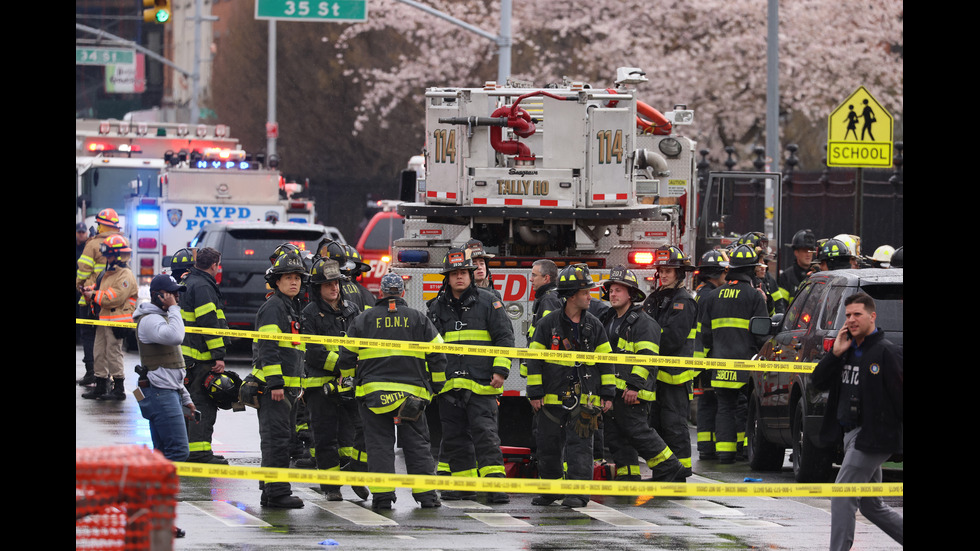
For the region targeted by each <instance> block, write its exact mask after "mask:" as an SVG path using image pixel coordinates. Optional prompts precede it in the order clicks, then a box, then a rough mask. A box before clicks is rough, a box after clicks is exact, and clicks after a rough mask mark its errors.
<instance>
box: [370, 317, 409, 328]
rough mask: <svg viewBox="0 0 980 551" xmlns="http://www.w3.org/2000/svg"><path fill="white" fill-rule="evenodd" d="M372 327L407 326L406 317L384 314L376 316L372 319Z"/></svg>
mask: <svg viewBox="0 0 980 551" xmlns="http://www.w3.org/2000/svg"><path fill="white" fill-rule="evenodd" d="M374 327H375V328H376V329H381V328H382V327H385V328H392V327H408V318H407V317H405V316H386V317H383V318H378V319H376V320H374Z"/></svg>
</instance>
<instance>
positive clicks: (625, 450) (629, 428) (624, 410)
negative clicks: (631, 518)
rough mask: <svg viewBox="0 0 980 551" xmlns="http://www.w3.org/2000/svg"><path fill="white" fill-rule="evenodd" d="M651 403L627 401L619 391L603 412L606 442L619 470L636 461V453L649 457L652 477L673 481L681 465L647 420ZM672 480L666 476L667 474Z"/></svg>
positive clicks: (647, 458)
mask: <svg viewBox="0 0 980 551" xmlns="http://www.w3.org/2000/svg"><path fill="white" fill-rule="evenodd" d="M649 415H650V403H649V402H643V401H641V402H640V403H639V404H632V405H631V404H627V403H626V402H624V401H623V397H622V395H621V394H620V395H619V396H617V397H616V400H615V401H613V407H612V409H611V410H609V411H608V412H606V413H605V414H603V419H604V420H605V423H604V425H603V429H604V436H605V439H606V444H607V445H608V446H609V451H610V452H612V454H613V461H614V462H615V463H616V468H617V471H618V470H619V467H620V466H621V465H633V464H634V463H635V461H636V456H637V454H639V455H640V457H642V458H644V459H646V461H647V466H648V467H650V470H651V474H652V476H651V478H652V479H653V480H663V481H665V482H672V481H673V475H674V474H675V473H676V472H677V470H678V469H679V468H680V467H679V463H678V460H677V458H676V457H675V456H674V453H673V451H672V450H671V449H670V448H669V447H668V446H667V444H666V442H664V439H663V438H661V437H660V434H658V433H657V431H656V430H654V429H653V428H651V427H650V425H649V424H648V418H649ZM668 476H669V478H670V480H664V478H665V477H668Z"/></svg>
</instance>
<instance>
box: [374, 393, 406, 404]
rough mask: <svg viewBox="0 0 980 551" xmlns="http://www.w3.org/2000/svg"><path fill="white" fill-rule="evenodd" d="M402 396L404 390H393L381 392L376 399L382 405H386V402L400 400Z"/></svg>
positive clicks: (392, 402)
mask: <svg viewBox="0 0 980 551" xmlns="http://www.w3.org/2000/svg"><path fill="white" fill-rule="evenodd" d="M404 397H405V393H404V392H393V393H391V394H382V395H381V396H379V397H378V399H379V400H381V404H382V405H388V404H394V403H395V402H397V401H398V400H401V399H402V398H404Z"/></svg>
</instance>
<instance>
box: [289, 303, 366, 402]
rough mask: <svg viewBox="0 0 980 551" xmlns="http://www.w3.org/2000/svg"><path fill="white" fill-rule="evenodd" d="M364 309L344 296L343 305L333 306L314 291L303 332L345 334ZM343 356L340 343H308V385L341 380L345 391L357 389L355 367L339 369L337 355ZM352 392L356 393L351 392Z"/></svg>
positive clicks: (331, 335)
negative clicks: (345, 383) (354, 385)
mask: <svg viewBox="0 0 980 551" xmlns="http://www.w3.org/2000/svg"><path fill="white" fill-rule="evenodd" d="M359 313H360V308H358V306H357V305H356V304H355V303H353V302H350V301H348V300H343V299H341V301H340V304H339V308H334V307H332V306H330V304H328V303H327V302H326V301H325V300H323V299H322V298H320V297H319V296H316V294H314V296H313V299H312V300H311V301H310V303H309V304H307V305H306V308H304V309H303V316H302V317H303V319H302V332H303V333H306V334H309V335H323V336H327V337H342V336H344V335H346V334H347V328H348V327H349V326H350V324H351V323H353V321H354V318H355V317H357V314H359ZM339 357H340V346H338V345H336V344H319V343H309V344H307V345H306V379H305V380H304V381H303V385H304V387H308V388H312V387H322V386H323V385H324V384H326V383H328V382H330V381H334V380H338V379H339V382H341V383H344V382H349V383H351V384H348V385H344V384H339V385H338V388H339V390H340V391H341V392H347V393H350V392H353V391H354V388H353V377H354V370H353V369H351V370H349V371H347V372H344V373H341V372H340V371H338V370H337V359H338V358H339ZM348 396H352V395H351V394H348Z"/></svg>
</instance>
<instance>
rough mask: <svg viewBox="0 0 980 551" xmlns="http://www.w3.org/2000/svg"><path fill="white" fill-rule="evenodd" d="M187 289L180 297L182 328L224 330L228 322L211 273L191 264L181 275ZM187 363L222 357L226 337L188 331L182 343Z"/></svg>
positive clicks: (223, 355)
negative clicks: (185, 272)
mask: <svg viewBox="0 0 980 551" xmlns="http://www.w3.org/2000/svg"><path fill="white" fill-rule="evenodd" d="M184 286H185V287H186V288H187V291H185V292H184V293H183V294H182V295H181V297H180V309H181V317H183V319H184V326H185V327H201V328H209V329H227V328H228V321H227V320H226V319H225V311H224V310H223V309H222V308H221V306H222V304H223V300H222V299H221V292H220V291H218V284H217V282H216V281H215V280H214V277H213V276H211V274H209V273H207V272H205V271H203V270H201V269H199V268H195V267H192V268H191V269H190V270H188V272H187V276H186V277H185V278H184ZM181 351H182V352H183V353H184V356H185V357H187V358H189V361H188V362H187V363H188V365H192V364H193V363H195V362H203V361H214V360H223V359H225V340H224V338H223V337H220V336H217V335H205V334H200V333H191V332H188V333H187V334H186V335H184V343H183V345H181Z"/></svg>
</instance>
